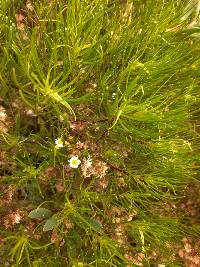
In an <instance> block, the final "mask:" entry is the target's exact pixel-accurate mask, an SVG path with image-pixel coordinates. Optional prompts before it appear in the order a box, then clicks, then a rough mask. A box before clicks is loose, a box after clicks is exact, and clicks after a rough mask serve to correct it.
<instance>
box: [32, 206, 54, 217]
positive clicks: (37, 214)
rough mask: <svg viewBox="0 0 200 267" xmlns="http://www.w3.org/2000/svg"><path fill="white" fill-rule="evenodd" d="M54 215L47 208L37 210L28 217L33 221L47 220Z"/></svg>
mask: <svg viewBox="0 0 200 267" xmlns="http://www.w3.org/2000/svg"><path fill="white" fill-rule="evenodd" d="M51 215H52V212H51V211H50V210H48V209H45V208H37V209H35V210H32V211H31V212H30V213H29V215H28V217H29V218H31V219H47V218H49V217H50V216H51Z"/></svg>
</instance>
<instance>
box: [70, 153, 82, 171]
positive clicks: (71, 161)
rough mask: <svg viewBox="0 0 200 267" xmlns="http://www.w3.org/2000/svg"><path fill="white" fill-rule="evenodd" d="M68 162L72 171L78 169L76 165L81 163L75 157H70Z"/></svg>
mask: <svg viewBox="0 0 200 267" xmlns="http://www.w3.org/2000/svg"><path fill="white" fill-rule="evenodd" d="M68 161H69V166H70V167H71V168H74V169H76V168H78V165H79V164H80V163H81V161H80V160H79V159H78V157H76V156H73V157H71V159H70V160H68Z"/></svg>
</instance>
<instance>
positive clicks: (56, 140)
mask: <svg viewBox="0 0 200 267" xmlns="http://www.w3.org/2000/svg"><path fill="white" fill-rule="evenodd" d="M55 144H56V148H60V147H63V141H62V139H61V138H57V139H55Z"/></svg>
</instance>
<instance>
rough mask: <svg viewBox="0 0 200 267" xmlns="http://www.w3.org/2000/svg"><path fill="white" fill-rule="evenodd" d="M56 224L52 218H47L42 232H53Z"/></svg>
mask: <svg viewBox="0 0 200 267" xmlns="http://www.w3.org/2000/svg"><path fill="white" fill-rule="evenodd" d="M57 223H58V222H57V220H56V219H55V218H54V217H51V218H49V219H48V220H47V221H46V222H45V224H44V227H43V231H44V232H46V231H50V230H53V229H54V227H55V226H56V225H57Z"/></svg>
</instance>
